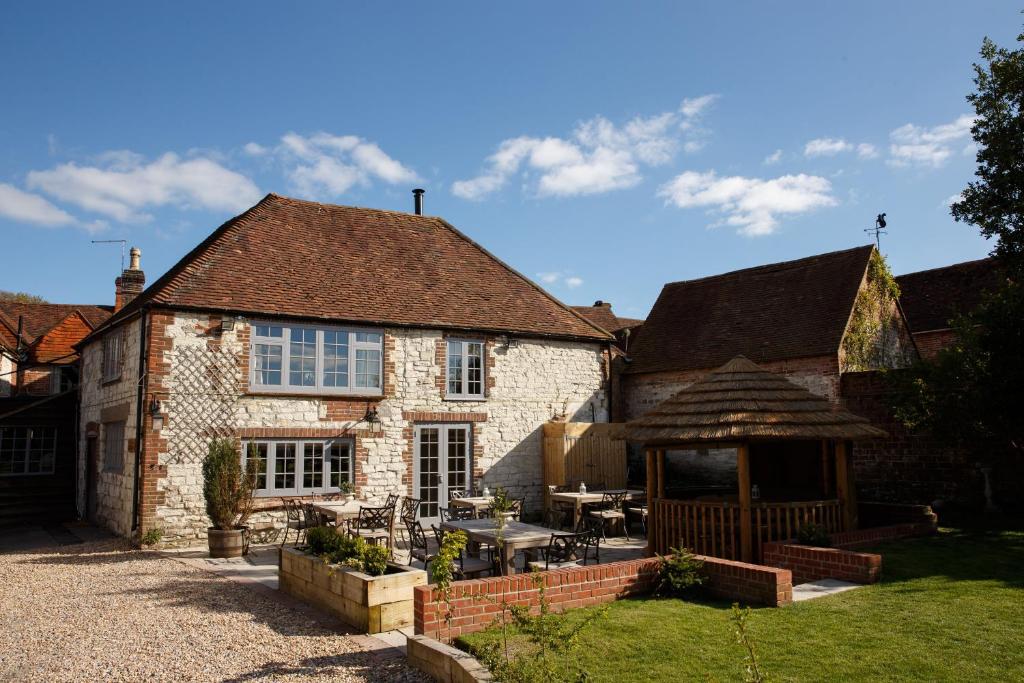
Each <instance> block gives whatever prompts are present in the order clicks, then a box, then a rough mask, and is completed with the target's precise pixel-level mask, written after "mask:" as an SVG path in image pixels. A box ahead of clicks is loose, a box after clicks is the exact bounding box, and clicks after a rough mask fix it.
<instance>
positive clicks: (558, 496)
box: [548, 489, 644, 529]
mask: <svg viewBox="0 0 1024 683" xmlns="http://www.w3.org/2000/svg"><path fill="white" fill-rule="evenodd" d="M623 492H625V494H626V500H633V499H634V498H643V497H644V492H643V491H638V490H636V489H607V490H604V491H587V492H586V493H579V492H578V491H563V492H560V493H549V494H548V500H552V501H558V502H560V503H572V505H573V520H572V526H573V528H574V529H575V528H576V526H577V525H578V524H579V523H580V518H581V517H582V516H583V506H584V505H588V504H592V503H600V502H601V500H602V499H603V498H604V496H603V495H602V494H605V493H623Z"/></svg>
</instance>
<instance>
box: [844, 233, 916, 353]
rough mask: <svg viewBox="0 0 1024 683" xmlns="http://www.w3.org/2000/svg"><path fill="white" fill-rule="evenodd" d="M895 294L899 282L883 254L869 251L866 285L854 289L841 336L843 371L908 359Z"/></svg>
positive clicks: (896, 294)
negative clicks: (869, 258) (856, 290)
mask: <svg viewBox="0 0 1024 683" xmlns="http://www.w3.org/2000/svg"><path fill="white" fill-rule="evenodd" d="M899 296H900V288H899V285H898V284H897V283H896V278H894V277H893V275H892V272H891V271H890V270H889V265H888V264H887V263H886V262H885V257H884V256H882V255H881V254H880V253H878V252H877V251H873V252H872V253H871V261H870V263H869V264H868V277H867V284H866V286H864V287H861V289H860V291H859V292H857V299H856V301H855V302H854V305H853V315H851V316H850V324H849V326H848V327H847V328H846V336H845V337H843V370H845V371H847V372H859V371H863V370H876V369H879V368H887V367H903V366H904V365H906V364H907V363H908V362H909V361H910V358H908V357H907V349H906V344H905V343H904V340H903V339H901V335H900V331H901V329H900V315H899V311H898V309H897V308H896V307H895V306H894V305H893V304H894V302H895V301H896V300H897V299H898V298H899Z"/></svg>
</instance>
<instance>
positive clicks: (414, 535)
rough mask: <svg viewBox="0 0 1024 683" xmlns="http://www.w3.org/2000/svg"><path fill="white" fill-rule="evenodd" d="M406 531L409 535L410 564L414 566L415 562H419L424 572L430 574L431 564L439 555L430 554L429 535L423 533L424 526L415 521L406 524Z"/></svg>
mask: <svg viewBox="0 0 1024 683" xmlns="http://www.w3.org/2000/svg"><path fill="white" fill-rule="evenodd" d="M405 530H406V531H407V532H408V533H409V564H412V561H413V560H419V561H420V562H422V563H423V570H424V571H426V572H429V571H430V563H431V562H433V561H434V558H435V557H437V555H436V554H435V553H431V552H430V546H429V545H428V544H427V535H426V534H425V533H423V525H422V524H420V523H419V522H418V521H416V520H413V521H411V522H406V523H405Z"/></svg>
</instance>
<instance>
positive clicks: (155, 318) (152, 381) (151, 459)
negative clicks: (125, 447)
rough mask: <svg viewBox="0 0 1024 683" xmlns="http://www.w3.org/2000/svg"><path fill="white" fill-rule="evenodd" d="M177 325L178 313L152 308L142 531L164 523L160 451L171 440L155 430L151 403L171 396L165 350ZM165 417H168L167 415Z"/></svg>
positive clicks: (145, 404)
mask: <svg viewBox="0 0 1024 683" xmlns="http://www.w3.org/2000/svg"><path fill="white" fill-rule="evenodd" d="M173 324H174V314H173V313H168V312H162V311H152V312H150V314H149V317H148V322H147V328H146V385H145V394H144V401H143V413H142V435H141V438H142V439H143V441H142V466H141V468H140V476H139V529H138V532H139V534H140V535H141V534H145V533H146V532H147V531H149V530H150V529H155V528H157V527H159V526H160V523H159V521H158V520H157V516H156V509H157V507H158V506H160V505H163V503H164V492H163V491H159V490H157V484H158V482H159V480H160V479H162V478H165V477H166V476H167V468H166V467H165V466H162V465H160V454H161V453H166V452H167V440H166V439H164V438H162V437H161V433H160V432H159V431H157V430H155V429H153V416H152V415H150V412H149V404H150V402H151V401H152V400H153V399H154V398H163V397H166V396H167V393H168V389H167V386H166V384H165V382H166V380H167V379H168V378H169V377H170V374H171V364H170V362H169V361H168V360H166V359H165V358H164V353H165V352H166V351H169V350H170V349H171V344H172V342H171V339H170V338H169V337H168V336H167V328H168V327H170V326H171V325H173ZM163 418H164V420H166V419H167V416H166V415H163Z"/></svg>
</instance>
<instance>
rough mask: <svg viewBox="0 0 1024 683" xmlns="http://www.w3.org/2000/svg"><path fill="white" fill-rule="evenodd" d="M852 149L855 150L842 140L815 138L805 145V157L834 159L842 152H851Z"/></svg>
mask: <svg viewBox="0 0 1024 683" xmlns="http://www.w3.org/2000/svg"><path fill="white" fill-rule="evenodd" d="M851 149H853V145H851V144H850V143H849V142H847V141H846V140H843V139H842V138H815V139H814V140H811V141H810V142H808V143H807V144H806V145H804V156H805V157H822V156H828V157H834V156H835V155H837V154H839V153H841V152H849V151H850V150H851Z"/></svg>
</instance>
